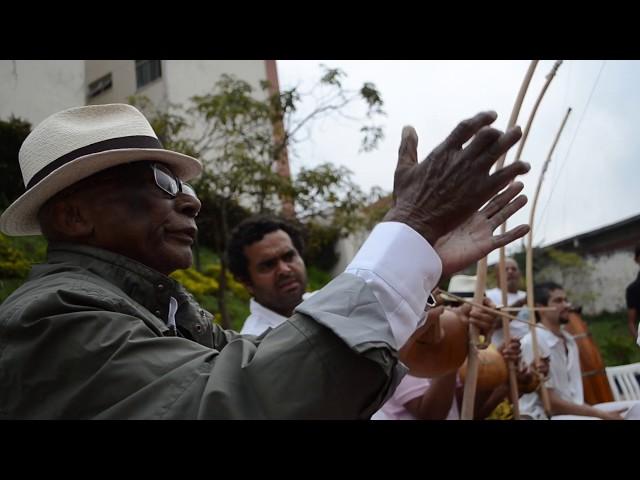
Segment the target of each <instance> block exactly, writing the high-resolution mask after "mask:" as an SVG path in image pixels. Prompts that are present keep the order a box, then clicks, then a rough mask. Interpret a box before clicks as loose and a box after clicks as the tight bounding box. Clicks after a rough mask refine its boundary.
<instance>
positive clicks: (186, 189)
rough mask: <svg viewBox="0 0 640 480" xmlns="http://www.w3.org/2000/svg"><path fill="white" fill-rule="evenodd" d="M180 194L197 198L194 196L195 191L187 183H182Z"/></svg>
mask: <svg viewBox="0 0 640 480" xmlns="http://www.w3.org/2000/svg"><path fill="white" fill-rule="evenodd" d="M182 193H184V194H185V195H190V196H192V197H194V198H198V195H197V194H196V191H195V190H194V189H193V187H192V186H191V185H189V184H188V183H184V182H182Z"/></svg>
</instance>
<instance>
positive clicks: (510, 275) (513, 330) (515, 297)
mask: <svg viewBox="0 0 640 480" xmlns="http://www.w3.org/2000/svg"><path fill="white" fill-rule="evenodd" d="M504 263H505V273H506V276H507V306H509V307H522V306H523V305H526V303H527V293H526V292H525V291H523V290H519V289H518V287H519V286H520V278H521V276H520V268H519V267H518V262H516V261H515V260H514V259H513V258H507V259H505V262H504ZM495 268H496V279H497V280H498V287H496V288H491V289H489V290H487V292H486V295H487V297H489V299H490V300H491V301H492V302H493V303H495V304H496V305H502V290H501V289H500V271H499V268H498V265H496V267H495ZM528 331H529V328H528V327H527V325H526V324H524V323H521V322H511V323H510V324H509V334H510V335H511V337H514V338H521V337H523V336H524V335H526V334H527V332H528ZM491 342H492V343H493V344H494V345H495V346H497V347H499V346H500V345H502V344H503V343H504V332H503V331H502V323H499V324H498V326H497V327H496V330H495V331H494V332H493V335H492V337H491Z"/></svg>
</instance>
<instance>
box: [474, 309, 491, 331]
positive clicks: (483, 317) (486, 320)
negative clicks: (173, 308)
mask: <svg viewBox="0 0 640 480" xmlns="http://www.w3.org/2000/svg"><path fill="white" fill-rule="evenodd" d="M496 320H497V316H496V315H493V314H491V313H487V312H485V311H483V310H480V309H478V308H473V309H471V314H470V321H471V323H473V324H474V325H475V326H476V327H478V330H480V333H483V334H486V333H487V332H489V331H490V330H492V329H493V328H494V326H495V323H496Z"/></svg>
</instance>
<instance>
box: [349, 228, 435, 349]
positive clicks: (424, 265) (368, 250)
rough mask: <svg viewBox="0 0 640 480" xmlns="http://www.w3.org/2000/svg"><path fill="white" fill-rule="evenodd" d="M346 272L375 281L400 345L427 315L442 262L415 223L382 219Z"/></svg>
mask: <svg viewBox="0 0 640 480" xmlns="http://www.w3.org/2000/svg"><path fill="white" fill-rule="evenodd" d="M345 272H347V273H351V274H353V275H357V276H359V277H361V278H363V279H364V280H365V281H366V282H367V283H369V284H370V285H371V287H372V288H373V291H374V294H375V295H376V297H377V298H378V300H379V301H380V303H381V304H382V305H383V308H384V310H385V312H386V313H387V319H388V321H389V323H390V325H391V328H392V331H393V332H394V336H395V337H396V340H397V341H398V344H399V345H398V346H399V347H400V346H402V345H403V344H404V342H405V341H406V340H407V338H408V337H409V336H410V335H411V333H413V331H414V330H415V329H416V327H417V325H418V322H419V321H420V320H421V318H422V317H423V312H424V310H425V306H426V304H427V299H428V297H429V294H430V292H431V290H433V288H434V287H435V286H436V285H437V284H438V280H439V279H440V275H441V273H442V262H441V260H440V257H439V256H438V254H437V253H436V251H435V250H434V249H433V247H432V246H431V245H430V244H429V242H427V241H426V240H425V239H424V237H423V236H422V235H420V234H419V233H417V232H416V231H415V230H413V229H412V228H411V227H409V226H408V225H405V224H404V223H400V222H382V223H379V224H378V225H377V226H376V227H375V228H374V229H373V231H372V232H371V235H369V238H368V239H367V240H366V242H365V243H364V244H363V245H362V247H361V248H360V250H359V251H358V253H357V254H356V256H355V258H354V259H353V260H352V261H351V263H350V264H349V265H348V266H347V268H346V270H345ZM407 314H408V315H407ZM408 316H411V317H413V318H407V317H408Z"/></svg>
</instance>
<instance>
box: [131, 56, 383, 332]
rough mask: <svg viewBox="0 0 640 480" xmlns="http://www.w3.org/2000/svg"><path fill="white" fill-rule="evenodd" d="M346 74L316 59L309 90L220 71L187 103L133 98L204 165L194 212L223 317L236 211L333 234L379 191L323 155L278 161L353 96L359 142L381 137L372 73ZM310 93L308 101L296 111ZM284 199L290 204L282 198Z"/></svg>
mask: <svg viewBox="0 0 640 480" xmlns="http://www.w3.org/2000/svg"><path fill="white" fill-rule="evenodd" d="M345 78H346V75H345V73H344V72H342V71H341V70H338V69H330V68H327V67H325V66H322V73H321V76H320V79H319V80H318V82H317V83H316V84H315V85H314V86H313V87H312V88H311V90H310V91H307V92H302V91H301V90H300V89H299V88H298V87H294V88H292V89H289V90H285V91H282V92H275V93H269V92H271V91H272V89H271V86H270V85H269V84H268V83H267V82H262V84H261V88H262V90H263V91H262V92H256V91H254V88H253V87H252V86H251V85H250V84H249V83H247V82H245V81H243V80H240V79H237V78H235V77H233V76H230V75H223V76H222V77H221V78H220V80H219V81H218V82H216V83H215V85H214V87H213V90H212V91H211V93H208V94H206V95H197V96H194V97H192V98H191V100H190V104H189V105H187V106H186V107H182V106H178V105H169V106H167V107H166V108H164V109H162V110H158V109H154V108H153V107H152V105H151V104H150V102H148V100H145V99H136V98H133V99H131V102H132V103H134V104H136V105H137V106H139V107H141V108H142V109H143V110H144V111H145V112H146V113H147V115H148V116H149V117H150V118H151V120H152V125H153V126H154V128H156V129H157V132H158V135H159V137H160V138H161V141H163V143H164V145H165V146H166V147H171V148H173V149H175V150H177V151H181V152H183V153H187V154H190V155H193V156H196V157H198V158H200V159H201V160H202V161H203V165H204V172H203V175H202V176H201V177H200V178H199V179H198V180H197V181H196V182H195V183H194V187H195V188H196V190H197V192H198V196H199V197H200V199H201V201H202V203H203V208H202V210H201V213H200V215H199V217H198V225H199V227H200V241H201V242H206V244H207V246H210V247H211V248H212V249H213V250H214V251H215V252H216V253H217V254H218V256H219V258H220V261H221V269H220V272H219V277H218V283H219V286H220V288H219V289H218V305H219V308H220V313H221V316H222V321H221V323H222V325H223V326H224V327H227V326H228V325H229V318H228V313H227V308H226V301H225V292H226V290H227V281H226V278H227V275H226V274H227V262H226V259H225V258H224V255H223V252H224V251H225V250H226V246H227V239H228V237H229V233H230V231H231V229H232V228H233V226H234V225H235V224H237V223H238V222H239V221H240V220H241V219H242V218H244V217H246V216H247V215H249V214H252V213H267V212H270V213H272V212H280V213H281V214H283V215H284V216H289V217H291V216H296V217H297V218H298V221H300V222H304V223H305V224H307V225H312V224H313V227H311V228H315V231H317V230H318V228H319V227H318V225H321V226H324V227H327V228H329V230H331V231H333V232H334V234H330V235H328V237H332V236H333V237H336V236H339V235H343V234H346V233H347V232H348V231H350V230H353V229H355V228H358V227H359V226H361V225H362V224H363V222H364V220H363V218H362V214H361V213H360V207H361V206H362V205H363V202H366V201H367V200H368V199H369V198H372V197H374V198H377V197H378V196H379V192H378V191H375V192H373V193H372V194H370V195H365V194H364V193H363V192H362V191H361V190H360V189H359V188H358V187H357V185H355V184H354V182H353V181H352V180H351V172H349V171H348V170H347V169H345V168H342V167H341V168H338V167H335V166H334V165H331V164H324V165H320V166H318V167H316V168H313V169H302V170H301V171H300V173H299V174H298V175H297V177H296V178H295V179H292V178H291V177H290V176H288V175H287V173H288V172H283V169H282V168H281V167H282V165H283V159H286V156H287V155H288V152H291V151H293V147H294V145H295V144H296V143H298V142H300V141H303V140H304V133H307V134H308V132H309V129H310V127H311V125H312V124H313V123H314V122H315V121H317V120H319V119H321V118H326V117H328V116H330V115H334V114H343V112H344V110H345V108H346V107H347V106H348V105H350V104H352V103H355V102H358V101H359V102H362V103H363V104H364V107H365V114H364V116H363V117H349V118H350V119H351V120H353V121H355V122H357V123H359V124H360V125H361V128H360V131H361V132H362V143H361V151H370V150H371V149H373V148H375V147H376V146H377V144H378V143H379V141H380V140H381V139H382V138H383V130H382V127H381V126H379V125H377V124H376V123H375V121H376V120H377V119H378V118H379V117H380V116H381V115H384V111H383V110H382V105H383V102H382V98H381V96H380V93H379V92H378V91H377V89H376V88H375V86H374V85H373V84H372V83H365V84H364V85H363V86H362V87H361V88H359V89H358V90H349V89H347V88H346V87H345V86H344V81H345ZM307 97H311V98H313V99H314V102H315V103H314V105H313V107H312V108H311V109H310V110H309V111H308V112H305V113H304V114H303V115H298V108H299V105H300V104H301V102H302V101H303V99H305V98H307ZM283 173H284V175H283ZM287 205H291V206H292V207H293V208H291V209H290V210H289V209H287V208H285V207H286V206H287ZM334 241H335V238H334ZM197 258H198V255H197V254H196V259H197ZM196 264H198V262H197V261H196Z"/></svg>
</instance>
